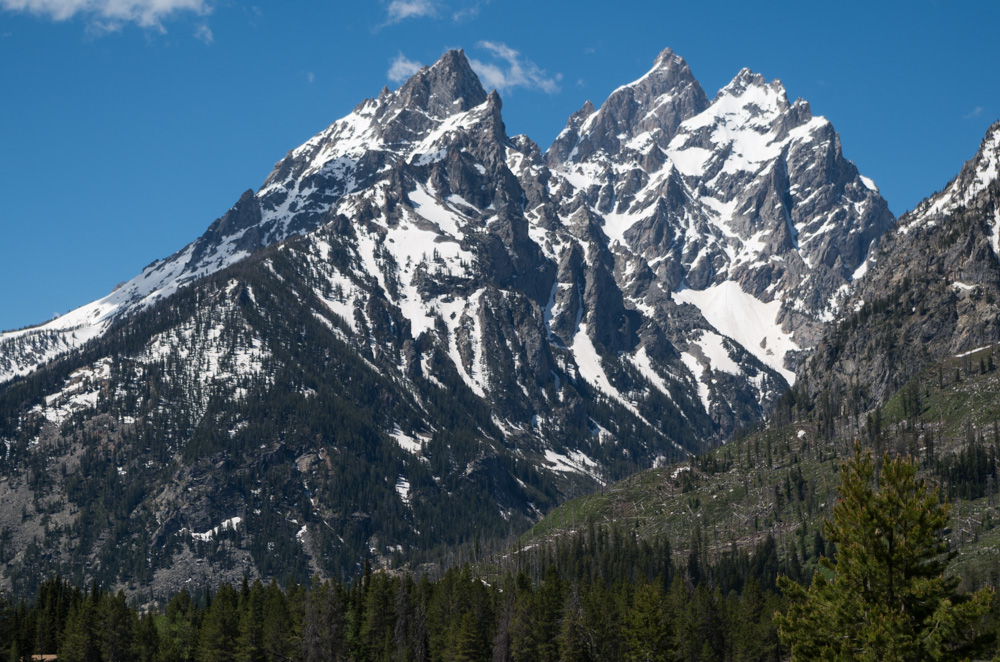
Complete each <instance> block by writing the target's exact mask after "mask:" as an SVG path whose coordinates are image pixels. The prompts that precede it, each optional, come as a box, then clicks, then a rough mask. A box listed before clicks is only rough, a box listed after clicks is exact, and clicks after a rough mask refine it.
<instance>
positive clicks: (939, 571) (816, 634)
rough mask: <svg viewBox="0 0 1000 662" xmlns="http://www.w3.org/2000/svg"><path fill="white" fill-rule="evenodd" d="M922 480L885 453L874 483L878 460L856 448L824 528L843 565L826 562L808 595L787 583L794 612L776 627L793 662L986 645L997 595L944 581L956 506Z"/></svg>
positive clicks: (945, 656)
mask: <svg viewBox="0 0 1000 662" xmlns="http://www.w3.org/2000/svg"><path fill="white" fill-rule="evenodd" d="M916 471H917V467H916V463H915V462H914V460H912V459H911V458H903V457H896V458H892V457H890V456H889V455H888V454H886V455H885V456H884V459H883V462H882V469H881V472H880V474H879V475H878V477H877V478H876V471H875V466H874V463H873V462H872V457H871V453H870V452H865V453H862V452H861V449H860V447H859V446H858V445H857V444H855V452H854V458H853V459H852V460H850V461H848V462H846V463H844V465H843V468H842V473H841V485H840V498H839V500H838V501H837V504H836V505H835V506H834V509H833V519H832V520H831V521H828V522H827V523H826V535H827V539H828V540H830V541H831V542H834V543H836V545H837V552H836V555H835V558H834V559H833V560H832V561H831V560H830V559H827V558H825V557H824V558H822V559H820V563H821V564H822V566H823V568H824V569H825V570H826V574H825V573H824V572H817V573H816V574H815V576H814V578H813V583H812V586H810V587H809V588H808V589H806V588H803V587H802V586H800V585H798V584H796V583H794V582H792V581H791V580H789V579H788V578H787V577H782V578H781V581H780V584H781V587H782V589H783V590H784V591H785V593H786V595H787V596H788V598H789V601H790V606H789V607H788V609H787V610H786V612H785V613H783V614H777V615H776V621H777V624H778V632H779V636H780V637H781V641H782V643H784V644H785V645H786V646H789V647H790V648H791V652H792V658H793V659H801V660H951V659H964V658H967V657H970V656H972V655H974V654H975V653H976V652H978V651H980V650H981V649H982V647H983V646H984V645H985V644H986V641H985V638H984V636H983V635H981V634H980V633H979V632H978V630H977V626H978V625H979V622H980V620H981V618H982V616H983V615H984V614H985V613H986V611H987V610H988V608H989V602H990V599H991V596H992V594H991V592H989V591H986V590H981V591H979V592H977V593H974V594H971V595H961V594H959V593H958V591H957V584H958V579H957V578H955V577H946V576H945V574H944V573H945V569H946V567H947V565H948V563H949V562H950V561H951V560H952V558H953V556H954V555H953V553H949V551H948V545H947V542H946V541H945V539H944V537H943V536H942V535H941V532H942V530H943V529H944V528H945V526H946V525H947V522H948V507H947V505H946V504H942V503H940V501H939V499H938V492H937V490H936V489H935V490H931V489H929V488H928V487H927V486H926V485H925V484H924V482H923V480H920V479H918V478H917V477H916ZM828 575H830V576H831V578H828Z"/></svg>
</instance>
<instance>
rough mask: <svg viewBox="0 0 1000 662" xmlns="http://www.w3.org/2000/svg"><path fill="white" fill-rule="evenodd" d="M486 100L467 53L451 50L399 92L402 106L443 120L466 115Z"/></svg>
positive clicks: (397, 101) (415, 76)
mask: <svg viewBox="0 0 1000 662" xmlns="http://www.w3.org/2000/svg"><path fill="white" fill-rule="evenodd" d="M484 101H486V91H485V90H484V89H483V86H482V84H481V83H480V82H479V77H478V76H476V73H475V72H474V71H473V70H472V66H471V65H470V64H469V60H468V58H466V57H465V51H461V50H452V51H448V52H447V53H445V54H444V55H443V56H441V59H440V60H438V61H437V62H435V63H434V65H433V66H430V67H424V68H423V69H421V70H420V71H418V72H417V73H415V74H414V75H413V76H412V77H410V79H409V80H407V81H406V82H405V83H404V84H403V86H402V87H400V88H399V90H398V91H397V93H396V103H395V104H394V105H399V106H402V107H406V108H410V109H415V108H421V109H425V110H427V111H428V112H429V113H431V114H432V115H433V116H435V117H438V118H441V117H448V116H449V115H454V114H455V113H456V112H465V111H467V110H470V109H472V108H474V107H476V106H478V105H479V104H481V103H482V102H484Z"/></svg>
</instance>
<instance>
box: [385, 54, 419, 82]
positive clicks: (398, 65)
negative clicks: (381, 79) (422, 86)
mask: <svg viewBox="0 0 1000 662" xmlns="http://www.w3.org/2000/svg"><path fill="white" fill-rule="evenodd" d="M423 66H424V65H423V64H422V63H420V62H417V61H416V60H411V59H409V58H407V57H406V56H405V55H403V54H402V53H400V54H399V55H397V56H396V57H395V58H394V59H393V61H392V64H390V65H389V71H388V72H386V76H388V77H389V80H391V81H392V82H393V83H402V82H403V81H404V80H406V79H407V78H409V77H410V76H412V75H413V74H415V73H417V72H418V71H420V69H421V67H423Z"/></svg>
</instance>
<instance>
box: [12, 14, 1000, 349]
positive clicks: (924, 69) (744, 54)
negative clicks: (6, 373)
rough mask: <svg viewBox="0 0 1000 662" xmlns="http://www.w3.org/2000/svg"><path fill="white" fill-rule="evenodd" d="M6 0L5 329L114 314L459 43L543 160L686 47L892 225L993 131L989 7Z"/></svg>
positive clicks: (711, 85) (694, 62)
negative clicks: (305, 152)
mask: <svg viewBox="0 0 1000 662" xmlns="http://www.w3.org/2000/svg"><path fill="white" fill-rule="evenodd" d="M868 4H869V3H865V2H839V3H806V2H766V1H763V2H757V3H746V2H722V1H720V2H714V3H692V2H670V1H667V0H660V1H657V2H629V1H627V0H621V1H619V2H616V3H608V2H590V1H587V0H578V1H577V2H539V1H538V0H534V1H533V2H521V1H514V0H507V1H505V0H370V1H361V2H334V1H332V0H292V1H290V2H289V1H285V2H273V1H269V0H257V1H255V2H238V1H236V0H0V99H2V102H0V156H2V158H0V237H2V242H3V243H2V244H0V328H3V329H10V328H16V327H20V326H24V325H27V324H32V323H37V322H41V321H44V320H46V319H49V318H51V317H52V316H53V314H55V313H64V312H66V311H68V310H70V309H72V308H75V307H77V306H79V305H82V304H84V303H86V302H88V301H90V300H93V299H96V298H99V297H100V296H103V295H104V294H106V293H107V292H108V291H110V290H111V288H112V287H114V285H115V284H116V283H118V282H121V281H124V280H127V279H129V278H131V277H132V276H134V275H135V274H136V273H138V272H139V271H140V270H141V269H142V267H144V266H145V265H146V264H148V263H149V262H152V261H153V260H154V259H156V258H160V257H164V256H166V255H168V254H170V253H172V252H174V251H176V250H178V249H180V248H181V247H182V246H184V245H185V244H186V243H188V242H189V241H191V240H193V239H194V238H196V237H197V236H198V235H200V234H201V233H202V232H203V231H204V229H205V228H206V227H207V226H208V225H209V223H211V222H212V220H214V219H215V218H216V217H218V216H220V215H221V214H222V213H224V212H225V211H226V209H228V208H229V206H231V205H232V204H233V203H234V202H235V201H236V200H237V198H238V197H239V195H240V193H241V192H242V191H244V190H246V189H248V188H253V189H256V188H257V187H258V186H259V185H260V184H261V183H262V182H263V180H264V178H265V177H266V176H267V174H268V173H269V172H270V169H271V167H272V166H273V164H274V162H275V161H277V160H278V159H279V158H281V157H282V156H283V155H284V154H285V153H286V152H287V151H288V150H289V149H291V148H293V147H295V146H297V145H298V144H300V143H302V142H304V141H305V140H306V139H308V138H309V137H310V136H312V135H313V134H315V133H317V132H318V131H320V130H321V129H323V128H324V127H326V126H327V125H328V124H330V123H331V122H333V121H334V120H336V119H337V118H339V117H342V116H343V115H345V114H347V113H348V112H350V110H351V109H352V108H353V107H354V106H355V105H356V104H357V103H358V102H360V101H361V100H362V99H364V98H365V97H370V96H374V95H376V94H378V92H379V90H380V89H381V87H382V86H383V85H389V86H390V87H395V86H396V85H398V84H399V80H400V76H402V75H404V74H405V73H406V72H408V71H410V70H412V67H414V66H417V65H418V64H420V63H423V64H430V63H432V62H433V61H434V60H436V59H437V58H438V57H439V56H440V55H441V53H443V52H444V51H445V50H447V49H449V48H455V47H461V48H464V49H465V50H466V53H467V54H468V55H469V57H470V58H471V59H473V60H474V61H475V62H476V67H477V69H478V70H479V71H480V72H481V73H482V74H483V77H484V78H486V79H487V80H486V83H487V84H488V85H487V86H490V85H492V86H497V87H498V88H500V92H501V95H502V97H503V100H504V109H503V113H504V119H505V122H506V124H507V129H508V133H510V134H511V135H513V134H517V133H526V134H528V135H529V136H531V137H532V138H533V139H534V140H535V141H536V142H538V143H539V144H540V145H541V146H542V147H543V148H545V147H547V146H548V144H549V143H550V142H551V140H552V139H553V138H554V137H555V135H556V134H557V133H558V132H559V131H560V130H561V129H562V127H563V125H564V124H565V121H566V118H567V117H568V116H569V115H570V113H572V112H573V111H575V110H576V109H577V108H579V107H580V106H581V105H582V104H583V102H584V101H585V100H587V99H591V100H592V101H593V102H594V103H595V104H600V102H602V101H603V100H604V99H605V98H606V97H607V95H608V93H609V92H610V91H611V90H613V89H614V88H615V87H617V86H619V85H621V84H624V83H626V82H629V81H631V80H634V79H636V78H638V77H639V76H641V75H642V74H643V73H645V72H646V70H648V68H649V67H650V65H651V63H652V62H653V60H654V58H655V57H656V55H657V53H658V52H659V51H660V50H662V49H663V48H664V47H667V46H669V47H671V48H673V49H674V50H675V51H676V52H677V53H678V54H679V55H681V56H683V57H684V58H685V59H687V61H688V63H689V64H690V66H691V69H692V71H693V72H694V75H695V76H696V77H697V78H698V80H699V81H700V82H701V84H702V86H703V87H704V88H705V91H706V93H707V94H708V95H709V97H711V96H713V95H714V94H715V92H716V91H717V90H718V89H719V88H720V87H722V86H723V85H725V84H726V83H727V82H728V81H729V80H731V79H732V77H733V76H735V75H736V73H737V72H738V71H739V69H740V68H742V67H750V68H751V69H753V70H754V71H758V72H760V73H762V74H763V75H764V76H766V77H767V78H768V79H769V80H770V79H772V78H780V79H781V80H782V81H783V82H784V84H785V87H786V89H787V90H788V94H789V96H790V97H791V98H795V97H804V98H806V99H808V100H809V101H810V103H811V104H812V108H813V112H814V113H816V114H822V115H825V116H826V117H828V118H829V119H830V120H831V121H832V122H833V124H834V126H835V127H836V129H837V130H838V132H839V133H840V135H841V139H842V143H843V148H844V153H845V154H846V155H847V157H848V158H850V159H852V160H853V161H855V162H856V163H857V164H858V167H859V169H860V170H861V172H862V173H864V174H866V175H868V176H870V177H871V178H872V179H874V180H875V182H876V183H877V184H878V185H879V187H880V188H881V190H882V193H883V195H884V196H885V197H886V198H887V199H888V201H889V204H890V207H891V208H892V210H893V211H894V212H895V213H897V214H899V213H902V212H903V211H905V210H907V209H910V208H912V207H913V206H914V205H915V204H916V203H917V202H919V201H920V200H921V199H922V198H923V197H925V196H927V195H929V194H931V193H933V192H934V191H936V190H939V189H940V188H942V187H943V186H944V184H945V183H946V182H947V181H948V180H949V179H950V178H951V177H952V176H953V175H954V174H955V173H956V172H957V171H958V169H959V168H960V167H961V165H962V163H963V162H964V161H965V159H967V158H970V157H971V156H972V155H973V154H974V153H975V151H976V149H977V148H978V146H979V142H980V140H981V139H982V137H983V135H984V133H985V130H986V128H987V126H989V124H990V123H991V122H992V121H994V120H996V119H997V118H998V117H1000V85H998V83H1000V80H998V79H1000V76H998V73H997V65H996V50H995V49H996V38H995V26H996V25H998V24H1000V3H996V2H985V1H983V2H952V3H946V2H931V1H928V0H912V1H910V2H906V3H902V2H879V3H872V4H873V5H875V6H874V7H872V6H868Z"/></svg>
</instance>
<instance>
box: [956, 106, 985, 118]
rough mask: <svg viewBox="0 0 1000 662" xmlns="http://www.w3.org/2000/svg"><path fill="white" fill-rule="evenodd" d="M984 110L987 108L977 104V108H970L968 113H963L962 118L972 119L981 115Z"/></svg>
mask: <svg viewBox="0 0 1000 662" xmlns="http://www.w3.org/2000/svg"><path fill="white" fill-rule="evenodd" d="M984 110H986V109H985V108H983V107H982V106H976V107H975V108H973V109H972V110H970V111H969V112H967V113H966V114H964V115H962V119H963V120H971V119H974V118H976V117H979V116H980V115H982V114H983V111H984Z"/></svg>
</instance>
